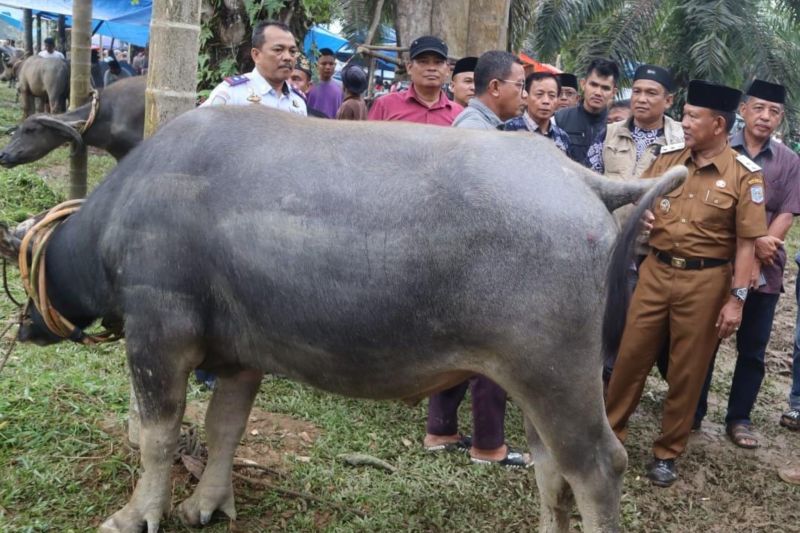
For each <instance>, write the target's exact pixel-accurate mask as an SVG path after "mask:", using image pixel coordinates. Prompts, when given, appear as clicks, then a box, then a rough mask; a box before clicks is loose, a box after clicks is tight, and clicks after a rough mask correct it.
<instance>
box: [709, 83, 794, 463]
mask: <svg viewBox="0 0 800 533" xmlns="http://www.w3.org/2000/svg"><path fill="white" fill-rule="evenodd" d="M785 101H786V89H785V88H784V87H783V86H782V85H778V84H775V83H770V82H767V81H763V80H753V82H752V83H751V84H750V87H749V88H748V90H747V92H746V96H745V101H744V102H742V104H741V105H740V106H739V114H740V115H741V116H742V118H743V119H744V129H743V130H742V131H740V132H738V133H736V134H735V135H733V137H731V147H732V148H733V149H734V150H736V151H737V152H738V153H739V154H741V156H742V157H743V158H746V160H747V161H750V160H752V161H754V163H748V164H750V165H751V168H753V169H757V168H759V167H760V169H761V172H762V173H763V175H764V181H765V197H764V206H765V207H766V212H767V224H768V230H767V235H765V236H764V237H760V238H758V239H756V243H755V244H756V249H755V250H756V266H755V268H754V269H753V275H752V276H751V280H752V286H751V290H750V293H749V294H748V295H747V301H746V302H745V304H744V310H743V318H742V326H741V328H740V329H739V330H738V331H737V332H736V351H737V357H736V370H735V371H734V373H733V382H732V383H731V389H730V396H729V398H728V411H727V415H726V416H725V425H726V431H727V434H728V436H729V437H730V439H731V440H732V441H733V443H734V444H736V445H737V446H740V447H742V448H755V447H757V446H758V439H757V438H756V436H755V435H754V434H753V433H752V431H751V422H750V413H751V411H752V409H753V405H754V404H755V401H756V397H757V396H758V392H759V390H760V388H761V382H762V381H763V379H764V354H765V352H766V349H767V343H768V342H769V335H770V331H771V330H772V319H773V317H774V315H775V306H776V305H777V303H778V297H779V296H780V293H781V292H782V290H783V270H784V267H785V265H786V250H784V248H783V240H784V239H785V238H786V234H787V233H788V231H789V229H790V228H791V227H792V219H793V217H794V216H796V215H798V214H800V158H798V156H797V154H795V153H794V152H792V151H791V150H790V149H789V148H787V147H786V146H784V145H783V144H781V143H778V142H774V141H772V140H771V136H772V134H773V133H775V130H776V129H777V128H778V126H780V124H781V121H782V120H783V116H784V115H783V111H784V109H783V107H784V103H785ZM712 371H713V363H712V367H711V368H710V369H709V371H708V379H707V380H706V387H705V388H704V390H703V396H702V398H701V401H700V406H699V408H698V413H697V416H696V420H695V424H696V425H699V422H700V420H702V418H703V416H704V415H705V413H706V407H707V406H706V400H707V396H708V385H709V384H710V381H711V373H712ZM798 419H800V412H798Z"/></svg>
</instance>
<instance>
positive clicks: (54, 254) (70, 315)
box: [46, 219, 108, 327]
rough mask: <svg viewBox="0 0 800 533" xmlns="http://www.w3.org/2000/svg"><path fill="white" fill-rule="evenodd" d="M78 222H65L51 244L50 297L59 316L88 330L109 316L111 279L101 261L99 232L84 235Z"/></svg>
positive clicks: (49, 255) (48, 287)
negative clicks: (98, 240)
mask: <svg viewBox="0 0 800 533" xmlns="http://www.w3.org/2000/svg"><path fill="white" fill-rule="evenodd" d="M77 222H79V221H78V220H77V219H75V220H73V219H70V220H67V221H66V222H64V223H63V224H62V225H61V226H60V227H59V228H58V229H57V230H56V231H55V233H54V234H53V237H52V239H51V240H50V242H49V243H48V244H47V254H46V261H47V264H46V273H47V295H48V297H49V298H50V302H51V303H52V305H53V307H55V309H56V310H57V311H58V312H59V313H61V314H62V315H63V316H65V317H66V318H67V319H69V320H70V321H71V322H73V323H74V324H75V325H76V326H78V327H86V326H88V325H89V324H90V323H91V322H93V321H94V320H95V319H97V318H100V317H103V316H105V315H106V313H107V306H106V303H105V298H104V297H103V295H107V294H108V279H107V277H106V275H105V272H104V270H103V267H102V263H101V261H100V254H99V247H98V246H97V239H98V231H97V230H96V229H92V228H87V229H88V231H83V228H82V225H81V224H78V223H77Z"/></svg>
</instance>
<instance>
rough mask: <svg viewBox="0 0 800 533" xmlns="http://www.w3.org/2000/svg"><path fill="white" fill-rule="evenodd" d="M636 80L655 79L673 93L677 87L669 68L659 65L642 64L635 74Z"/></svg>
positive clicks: (634, 78) (634, 79)
mask: <svg viewBox="0 0 800 533" xmlns="http://www.w3.org/2000/svg"><path fill="white" fill-rule="evenodd" d="M636 80H653V81H655V82H657V83H660V84H661V85H663V86H664V88H665V89H666V90H667V92H668V93H671V92H672V91H673V88H674V87H675V84H674V83H673V81H672V75H671V74H670V72H669V70H667V69H665V68H664V67H659V66H658V65H642V66H640V67H639V68H637V69H636V73H635V74H634V75H633V81H636Z"/></svg>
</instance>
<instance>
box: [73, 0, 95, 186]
mask: <svg viewBox="0 0 800 533" xmlns="http://www.w3.org/2000/svg"><path fill="white" fill-rule="evenodd" d="M91 45H92V0H74V1H73V2H72V47H71V55H70V61H71V68H70V80H69V82H70V83H69V108H70V110H73V109H75V108H77V107H79V106H81V105H83V104H84V103H85V102H86V101H87V100H88V99H89V91H91V88H92V86H91V79H90V78H91V73H90V71H91V64H90V62H91V57H90V54H91V52H90V49H91ZM86 175H87V171H86V149H85V148H83V149H78V150H75V154H74V155H73V156H72V159H71V160H70V165H69V197H70V198H83V197H84V196H86Z"/></svg>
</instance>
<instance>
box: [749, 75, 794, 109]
mask: <svg viewBox="0 0 800 533" xmlns="http://www.w3.org/2000/svg"><path fill="white" fill-rule="evenodd" d="M746 94H747V96H753V97H755V98H760V99H762V100H766V101H768V102H774V103H776V104H785V103H786V87H784V86H783V85H778V84H777V83H770V82H768V81H764V80H753V83H751V84H750V87H749V88H748V89H747V93H746Z"/></svg>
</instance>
